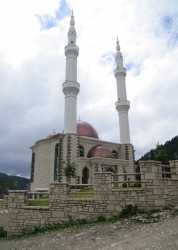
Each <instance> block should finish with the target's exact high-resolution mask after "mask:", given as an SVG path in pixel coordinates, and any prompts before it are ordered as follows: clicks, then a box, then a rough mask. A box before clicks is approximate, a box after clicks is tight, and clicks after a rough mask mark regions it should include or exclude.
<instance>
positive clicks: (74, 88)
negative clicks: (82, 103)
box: [62, 81, 80, 96]
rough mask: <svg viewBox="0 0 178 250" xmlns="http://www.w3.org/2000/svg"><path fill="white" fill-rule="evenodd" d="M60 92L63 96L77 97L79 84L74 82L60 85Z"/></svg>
mask: <svg viewBox="0 0 178 250" xmlns="http://www.w3.org/2000/svg"><path fill="white" fill-rule="evenodd" d="M62 91H63V93H64V94H65V95H75V96H77V95H78V93H79V91H80V84H79V83H78V82H74V81H66V82H64V83H63V84H62Z"/></svg>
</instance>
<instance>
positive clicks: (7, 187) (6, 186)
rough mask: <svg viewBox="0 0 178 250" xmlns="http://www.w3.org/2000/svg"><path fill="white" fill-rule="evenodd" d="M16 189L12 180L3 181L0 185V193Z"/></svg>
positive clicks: (3, 193) (4, 193)
mask: <svg viewBox="0 0 178 250" xmlns="http://www.w3.org/2000/svg"><path fill="white" fill-rule="evenodd" d="M14 189H16V186H15V183H14V182H13V181H12V180H8V181H6V182H4V183H3V184H2V185H1V187H0V194H1V195H7V194H8V191H9V190H14Z"/></svg>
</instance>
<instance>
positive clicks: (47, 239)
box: [0, 215, 178, 250]
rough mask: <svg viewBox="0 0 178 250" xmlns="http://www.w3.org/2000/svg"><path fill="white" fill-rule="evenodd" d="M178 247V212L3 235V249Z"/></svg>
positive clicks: (138, 249) (0, 245)
mask: <svg viewBox="0 0 178 250" xmlns="http://www.w3.org/2000/svg"><path fill="white" fill-rule="evenodd" d="M16 249H20V250H25V249H35V250H41V249H44V250H49V249H52V250H54V249H60V250H77V249H79V250H88V249H92V250H109V249H111V250H151V249H154V250H158V249H161V250H178V215H177V216H175V217H171V218H166V219H164V220H163V221H160V222H158V223H151V224H145V223H142V222H141V223H136V222H132V221H131V220H122V221H117V222H115V223H114V224H102V225H101V224H100V225H99V224H95V225H94V226H88V225H86V226H84V227H83V228H80V229H76V228H71V229H66V230H59V231H53V232H47V233H45V234H41V235H39V234H38V235H35V236H30V237H28V238H19V239H13V240H8V239H0V250H16Z"/></svg>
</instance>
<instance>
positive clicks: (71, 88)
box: [62, 11, 80, 134]
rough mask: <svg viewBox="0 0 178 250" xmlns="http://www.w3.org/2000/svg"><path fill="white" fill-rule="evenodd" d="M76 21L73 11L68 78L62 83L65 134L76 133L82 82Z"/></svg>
mask: <svg viewBox="0 0 178 250" xmlns="http://www.w3.org/2000/svg"><path fill="white" fill-rule="evenodd" d="M74 25H75V21H74V15H73V11H72V15H71V20H70V28H69V31H68V45H67V46H65V56H66V80H65V82H64V83H63V85H62V90H63V93H64V95H65V114H64V134H69V133H71V134H76V120H77V95H78V93H79V91H80V84H79V83H78V82H77V57H78V54H79V48H78V46H76V35H77V34H76V30H75V27H74Z"/></svg>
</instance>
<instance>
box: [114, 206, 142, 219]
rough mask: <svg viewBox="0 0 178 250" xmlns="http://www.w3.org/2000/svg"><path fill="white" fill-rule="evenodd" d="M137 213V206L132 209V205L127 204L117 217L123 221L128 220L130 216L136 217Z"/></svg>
mask: <svg viewBox="0 0 178 250" xmlns="http://www.w3.org/2000/svg"><path fill="white" fill-rule="evenodd" d="M138 212H139V210H138V207H137V206H134V207H133V206H132V204H129V205H127V206H126V207H125V208H123V209H122V211H121V213H120V216H119V217H120V218H123V219H128V218H130V217H131V216H133V215H136V214H137V213H138Z"/></svg>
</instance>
